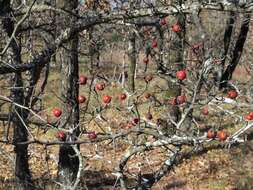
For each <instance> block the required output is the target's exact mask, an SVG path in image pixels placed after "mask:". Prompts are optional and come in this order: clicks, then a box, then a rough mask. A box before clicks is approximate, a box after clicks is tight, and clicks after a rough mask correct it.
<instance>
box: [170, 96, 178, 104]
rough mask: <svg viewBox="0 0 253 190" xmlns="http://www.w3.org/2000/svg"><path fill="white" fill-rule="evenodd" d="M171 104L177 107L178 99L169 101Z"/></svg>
mask: <svg viewBox="0 0 253 190" xmlns="http://www.w3.org/2000/svg"><path fill="white" fill-rule="evenodd" d="M169 104H171V105H173V106H175V105H177V98H176V97H174V98H172V99H171V100H170V101H169Z"/></svg>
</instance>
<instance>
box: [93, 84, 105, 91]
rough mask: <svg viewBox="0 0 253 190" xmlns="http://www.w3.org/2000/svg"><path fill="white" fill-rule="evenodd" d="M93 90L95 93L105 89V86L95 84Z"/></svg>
mask: <svg viewBox="0 0 253 190" xmlns="http://www.w3.org/2000/svg"><path fill="white" fill-rule="evenodd" d="M95 88H96V90H97V91H102V90H104V88H105V84H104V83H97V84H96V86H95Z"/></svg>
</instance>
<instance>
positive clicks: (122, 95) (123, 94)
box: [119, 93, 127, 101]
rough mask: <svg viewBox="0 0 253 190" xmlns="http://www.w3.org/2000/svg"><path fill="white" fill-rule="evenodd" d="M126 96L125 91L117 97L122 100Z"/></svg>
mask: <svg viewBox="0 0 253 190" xmlns="http://www.w3.org/2000/svg"><path fill="white" fill-rule="evenodd" d="M126 98H127V95H126V94H125V93H122V94H120V95H119V99H120V100H121V101H124V100H125V99H126Z"/></svg>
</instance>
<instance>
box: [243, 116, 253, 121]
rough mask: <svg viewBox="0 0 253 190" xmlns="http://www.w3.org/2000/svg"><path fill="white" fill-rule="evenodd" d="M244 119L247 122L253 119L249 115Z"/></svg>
mask: <svg viewBox="0 0 253 190" xmlns="http://www.w3.org/2000/svg"><path fill="white" fill-rule="evenodd" d="M244 119H245V120H247V121H251V120H252V119H253V117H252V116H251V115H250V114H247V115H245V116H244Z"/></svg>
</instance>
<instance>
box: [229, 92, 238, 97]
mask: <svg viewBox="0 0 253 190" xmlns="http://www.w3.org/2000/svg"><path fill="white" fill-rule="evenodd" d="M237 96H238V93H237V92H236V91H235V90H230V91H228V97H229V98H231V99H235V98H236V97H237Z"/></svg>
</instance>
